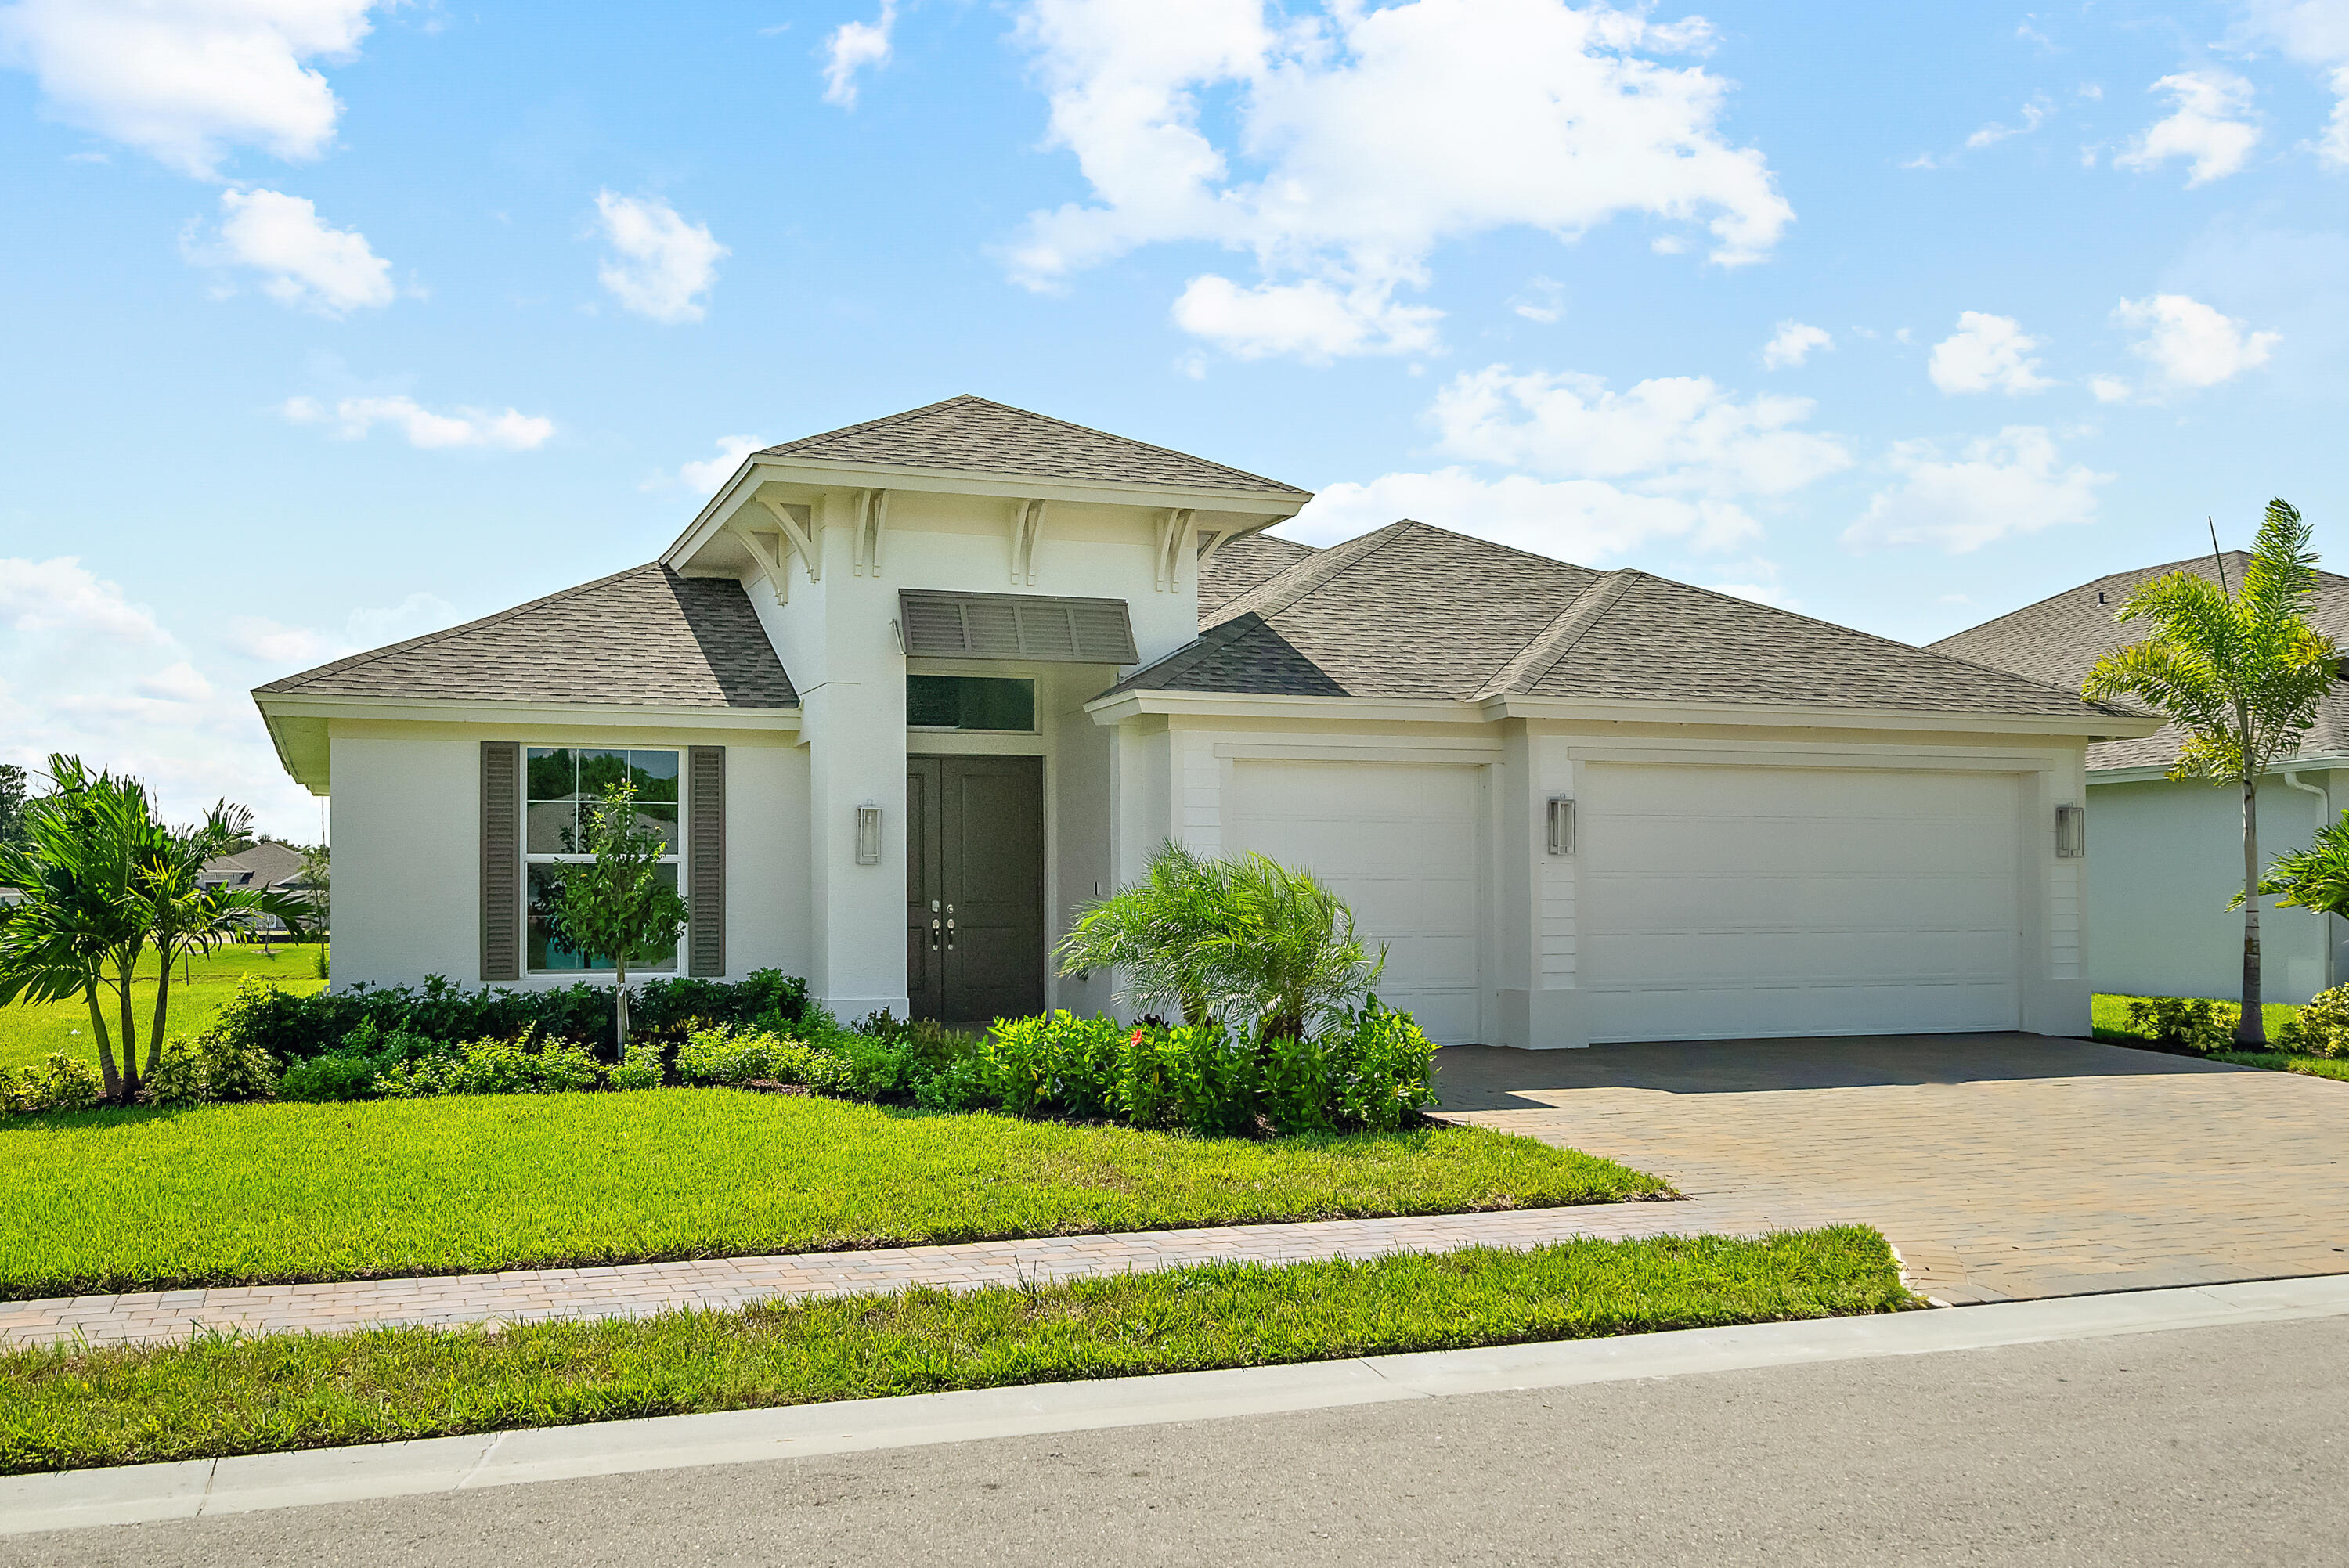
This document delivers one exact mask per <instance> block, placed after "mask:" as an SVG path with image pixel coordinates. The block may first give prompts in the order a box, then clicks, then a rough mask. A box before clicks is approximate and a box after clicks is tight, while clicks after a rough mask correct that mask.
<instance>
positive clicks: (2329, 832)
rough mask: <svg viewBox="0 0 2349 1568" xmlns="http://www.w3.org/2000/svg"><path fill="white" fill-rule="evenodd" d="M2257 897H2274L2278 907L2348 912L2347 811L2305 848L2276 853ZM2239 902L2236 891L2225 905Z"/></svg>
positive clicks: (2322, 912) (2324, 828) (2339, 912)
mask: <svg viewBox="0 0 2349 1568" xmlns="http://www.w3.org/2000/svg"><path fill="white" fill-rule="evenodd" d="M2260 896H2261V898H2272V899H2274V900H2275V901H2276V903H2277V905H2278V906H2279V907H2283V906H2289V907H2292V908H2294V909H2305V910H2312V911H2313V912H2314V913H2318V914H2340V915H2349V814H2344V816H2343V817H2342V818H2341V819H2340V820H2338V821H2335V822H2332V823H2329V824H2327V825H2326V826H2324V827H2322V828H2319V829H2318V830H2316V841H2315V842H2314V843H2313V844H2311V845H2309V847H2308V848H2306V849H2304V850H2294V851H2292V852H2291V853H2290V854H2285V855H2278V856H2277V857H2276V858H2275V861H2274V862H2273V863H2272V864H2271V865H2270V866H2269V867H2268V870H2267V874H2266V875H2265V876H2263V877H2261V878H2260ZM2242 904H2243V895H2242V894H2241V893H2237V894H2236V895H2235V897H2234V900H2233V902H2232V903H2229V904H2228V905H2227V907H2228V908H2229V909H2240V908H2241V907H2242Z"/></svg>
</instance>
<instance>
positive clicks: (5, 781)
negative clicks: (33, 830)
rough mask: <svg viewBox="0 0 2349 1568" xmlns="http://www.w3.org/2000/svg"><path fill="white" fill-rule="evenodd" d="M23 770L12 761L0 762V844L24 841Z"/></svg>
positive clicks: (24, 793)
mask: <svg viewBox="0 0 2349 1568" xmlns="http://www.w3.org/2000/svg"><path fill="white" fill-rule="evenodd" d="M25 796H26V777H25V770H24V769H22V768H19V767H17V766H16V764H15V763H13V762H0V844H22V843H23V842H24V841H25V830H26V823H25Z"/></svg>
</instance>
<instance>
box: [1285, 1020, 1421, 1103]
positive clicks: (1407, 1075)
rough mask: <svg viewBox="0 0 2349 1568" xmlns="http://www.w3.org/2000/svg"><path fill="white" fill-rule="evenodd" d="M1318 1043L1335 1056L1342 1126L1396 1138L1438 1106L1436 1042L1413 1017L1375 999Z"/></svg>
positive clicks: (1334, 1091) (1335, 1096)
mask: <svg viewBox="0 0 2349 1568" xmlns="http://www.w3.org/2000/svg"><path fill="white" fill-rule="evenodd" d="M1318 1043H1319V1044H1320V1045H1321V1046H1323V1047H1325V1049H1326V1050H1327V1051H1328V1053H1329V1063H1330V1068H1329V1071H1330V1092H1331V1098H1332V1101H1333V1103H1334V1105H1335V1107H1336V1109H1337V1113H1338V1117H1339V1119H1340V1120H1341V1121H1344V1122H1346V1123H1348V1124H1350V1125H1351V1126H1355V1127H1363V1128H1368V1129H1369V1130H1371V1131H1373V1132H1391V1131H1392V1130H1394V1129H1396V1128H1398V1127H1401V1126H1402V1123H1403V1119H1404V1118H1405V1117H1409V1116H1415V1115H1417V1114H1418V1113H1419V1112H1421V1111H1423V1110H1425V1109H1427V1108H1428V1107H1429V1106H1431V1105H1433V1104H1434V1103H1435V1042H1434V1041H1433V1040H1431V1039H1429V1038H1428V1037H1427V1036H1426V1035H1425V1033H1423V1031H1422V1030H1421V1028H1420V1026H1419V1025H1418V1023H1417V1021H1416V1020H1414V1019H1413V1017H1412V1016H1411V1015H1410V1014H1409V1013H1398V1012H1395V1011H1394V1010H1393V1009H1392V1008H1389V1007H1385V1006H1381V1005H1380V1003H1379V1000H1378V998H1377V997H1375V996H1374V997H1372V998H1371V1000H1370V1001H1369V1002H1368V1003H1366V1004H1365V1005H1363V1006H1361V1007H1358V1008H1355V1009H1353V1010H1352V1011H1350V1012H1349V1013H1348V1014H1347V1015H1346V1016H1345V1021H1344V1023H1343V1025H1342V1026H1340V1027H1338V1028H1335V1029H1332V1030H1331V1031H1330V1033H1329V1034H1327V1035H1325V1036H1323V1037H1321V1039H1320V1041H1319V1042H1318ZM1284 1130H1286V1129H1284Z"/></svg>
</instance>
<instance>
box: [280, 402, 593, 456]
mask: <svg viewBox="0 0 2349 1568" xmlns="http://www.w3.org/2000/svg"><path fill="white" fill-rule="evenodd" d="M278 412H279V413H281V414H283V415H284V416H285V418H288V419H291V420H292V421H294V423H295V424H297V425H322V424H327V423H332V424H333V426H334V433H335V435H336V437H337V438H340V439H342V440H346V441H355V440H357V439H359V438H361V437H363V436H365V435H367V432H369V431H370V430H372V429H374V428H376V427H377V426H378V425H389V426H391V427H392V428H395V429H397V430H398V431H399V433H400V434H401V435H403V436H405V437H407V438H408V444H409V446H411V447H421V448H424V449H428V450H429V449H435V448H440V447H494V448H496V449H500V450H502V451H509V452H527V451H530V450H532V449H534V448H537V447H540V446H543V445H544V444H545V443H546V440H547V438H549V437H551V436H553V435H554V420H552V419H548V418H543V417H541V416H539V415H535V414H524V413H522V412H520V411H518V410H516V409H513V408H508V409H506V410H505V411H504V412H503V413H494V412H492V411H491V410H490V409H487V408H456V409H452V410H450V412H448V413H445V414H436V413H434V412H433V411H432V410H431V409H429V408H427V407H423V406H422V405H420V404H419V403H418V402H417V401H416V400H415V399H414V398H412V397H345V398H342V399H341V400H339V401H338V402H336V404H335V405H334V406H333V407H327V406H326V405H325V404H323V403H321V402H319V401H318V400H317V399H316V398H315V397H288V398H287V399H286V400H285V402H284V403H283V404H281V405H279V407H278Z"/></svg>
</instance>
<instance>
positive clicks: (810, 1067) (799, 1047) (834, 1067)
mask: <svg viewBox="0 0 2349 1568" xmlns="http://www.w3.org/2000/svg"><path fill="white" fill-rule="evenodd" d="M677 1076H678V1079H679V1080H680V1081H682V1082H684V1083H688V1084H694V1085H704V1086H706V1085H713V1084H729V1085H736V1086H739V1085H741V1084H746V1083H782V1084H803V1085H805V1086H806V1087H807V1088H814V1089H824V1090H831V1091H839V1090H842V1089H844V1088H846V1087H847V1082H848V1074H847V1069H846V1068H845V1067H844V1066H843V1064H842V1063H841V1062H840V1061H839V1060H838V1058H836V1057H833V1055H831V1054H830V1053H829V1052H825V1051H820V1050H818V1049H816V1048H815V1047H812V1046H811V1045H809V1044H808V1043H807V1042H806V1041H804V1040H794V1039H791V1038H788V1037H784V1036H781V1035H773V1034H769V1033H767V1032H765V1031H763V1030H753V1031H750V1032H748V1033H738V1032H737V1031H735V1030H734V1029H732V1028H730V1027H729V1026H726V1025H723V1024H711V1025H707V1026H703V1027H701V1028H698V1029H696V1030H694V1031H693V1032H692V1033H691V1034H689V1035H688V1036H687V1037H686V1039H685V1043H684V1044H683V1045H681V1046H679V1047H678V1048H677Z"/></svg>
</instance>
